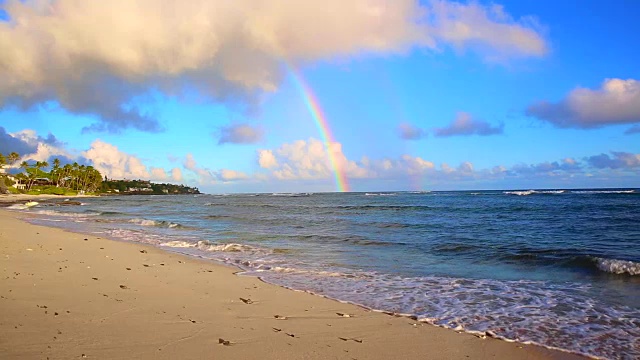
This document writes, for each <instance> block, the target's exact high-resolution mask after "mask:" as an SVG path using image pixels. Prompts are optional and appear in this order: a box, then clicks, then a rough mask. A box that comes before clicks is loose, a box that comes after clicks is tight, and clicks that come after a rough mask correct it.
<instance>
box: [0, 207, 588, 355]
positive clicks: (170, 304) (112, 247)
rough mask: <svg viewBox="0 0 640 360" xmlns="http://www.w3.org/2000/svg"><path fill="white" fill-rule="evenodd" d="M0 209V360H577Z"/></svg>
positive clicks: (556, 352)
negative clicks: (35, 222) (49, 225)
mask: <svg viewBox="0 0 640 360" xmlns="http://www.w3.org/2000/svg"><path fill="white" fill-rule="evenodd" d="M24 216H28V214H21V213H15V212H11V211H8V210H0V256H1V258H2V265H1V266H0V269H1V273H0V334H1V336H0V358H2V359H75V358H78V359H81V358H87V359H420V358H422V359H581V358H582V357H580V356H577V355H572V354H569V353H564V352H559V351H553V350H548V349H546V348H542V347H538V346H533V345H523V344H518V343H509V342H506V341H502V340H497V339H492V338H490V337H486V338H480V337H477V336H474V335H471V334H467V333H458V332H456V331H453V330H449V329H444V328H439V327H435V326H432V325H428V324H422V323H417V322H416V321H414V320H412V319H410V318H405V317H397V316H391V315H388V314H383V313H379V312H373V311H369V310H366V309H363V308H360V307H358V306H355V305H350V304H343V303H340V302H337V301H333V300H330V299H326V298H322V297H320V296H315V295H312V294H308V293H304V292H297V291H292V290H287V289H284V288H281V287H278V286H274V285H270V284H266V283H264V282H262V281H261V280H260V279H258V278H255V277H245V276H239V275H235V272H236V271H237V270H236V269H234V268H231V267H227V266H223V265H219V264H216V263H212V262H209V261H202V260H198V259H196V258H191V257H187V256H183V255H180V254H175V253H169V252H164V251H162V250H159V249H156V248H153V247H146V246H143V245H140V244H133V243H124V242H118V241H113V240H108V239H104V238H98V237H96V236H91V235H82V234H75V233H69V232H65V231H62V230H59V229H55V228H47V227H42V226H36V225H31V224H28V223H26V222H24V221H22V220H20V219H19V217H24Z"/></svg>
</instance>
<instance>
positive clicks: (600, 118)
mask: <svg viewBox="0 0 640 360" xmlns="http://www.w3.org/2000/svg"><path fill="white" fill-rule="evenodd" d="M526 114H527V115H529V116H534V117H536V118H538V119H540V120H543V121H548V122H550V123H552V124H553V125H555V126H557V127H561V128H582V129H588V128H597V127H602V126H606V125H614V124H631V123H637V122H640V81H638V80H634V79H627V80H623V79H606V80H605V81H604V82H603V83H602V86H601V87H600V88H599V89H595V90H592V89H587V88H581V87H578V88H575V89H573V90H572V91H571V92H570V93H569V94H568V95H567V96H566V97H565V98H564V99H562V100H560V101H559V102H557V103H551V102H548V101H541V102H538V103H535V104H532V105H530V106H529V107H528V108H527V110H526ZM633 129H634V128H632V129H630V130H627V131H631V132H634V130H633Z"/></svg>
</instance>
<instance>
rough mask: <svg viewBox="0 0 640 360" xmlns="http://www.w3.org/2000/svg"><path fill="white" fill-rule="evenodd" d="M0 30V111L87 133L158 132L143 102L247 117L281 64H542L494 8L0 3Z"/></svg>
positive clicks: (265, 2) (524, 22)
mask: <svg viewBox="0 0 640 360" xmlns="http://www.w3.org/2000/svg"><path fill="white" fill-rule="evenodd" d="M0 10H3V11H4V12H5V13H6V14H7V17H8V21H6V22H0V53H1V54H2V57H0V106H7V105H11V106H17V107H18V108H20V109H30V108H34V107H37V106H39V105H42V104H45V103H49V102H51V101H54V102H56V103H58V104H59V105H60V106H61V107H62V108H63V109H65V110H67V111H69V112H71V113H74V114H82V115H93V116H95V117H96V119H97V122H96V123H94V124H93V125H91V126H90V127H88V128H87V129H86V130H96V131H112V132H117V131H121V130H122V129H126V128H134V129H138V130H143V131H160V130H162V126H161V125H160V124H159V123H158V122H157V120H156V119H155V118H154V117H153V114H152V113H149V112H147V111H145V110H143V109H145V108H146V109H148V106H143V105H146V104H145V99H147V98H149V97H151V96H149V94H150V93H149V92H150V91H159V92H161V93H163V94H165V95H167V96H173V97H177V98H180V99H185V98H186V99H188V98H192V97H193V96H195V97H196V98H197V99H198V100H205V101H213V102H234V103H241V104H245V105H249V106H251V105H252V104H254V103H255V102H256V101H257V99H259V94H260V93H263V92H271V91H275V90H277V88H278V86H279V85H280V82H281V80H282V77H283V74H282V69H281V63H282V61H283V60H286V61H289V62H291V63H294V64H300V63H305V62H313V61H318V60H325V59H333V58H351V57H357V56H363V55H381V54H390V53H403V52H406V51H408V50H409V49H411V48H415V47H419V48H424V49H433V50H439V48H441V47H443V46H449V45H453V46H455V47H456V48H467V47H469V48H473V49H480V50H481V51H482V54H483V56H485V57H486V58H489V59H491V58H495V57H513V56H534V57H537V56H542V55H544V54H545V52H546V51H547V45H546V43H545V40H544V39H543V37H542V36H541V34H540V31H539V30H538V27H537V25H536V24H535V22H534V21H532V20H531V19H529V18H523V19H513V18H512V17H511V16H509V15H508V14H507V13H506V12H505V11H504V10H503V9H502V8H501V7H497V6H495V5H493V6H483V5H480V4H477V3H471V4H460V3H456V2H447V1H433V2H427V3H424V4H423V3H420V2H418V1H415V0H397V1H388V0H352V1H346V2H345V1H341V0H327V1H323V2H317V1H316V2H309V1H297V0H237V1H209V0H192V1H186V2H185V1H179V0H140V1H129V0H111V1H77V0H57V1H53V0H43V1H20V0H7V1H4V2H1V3H0Z"/></svg>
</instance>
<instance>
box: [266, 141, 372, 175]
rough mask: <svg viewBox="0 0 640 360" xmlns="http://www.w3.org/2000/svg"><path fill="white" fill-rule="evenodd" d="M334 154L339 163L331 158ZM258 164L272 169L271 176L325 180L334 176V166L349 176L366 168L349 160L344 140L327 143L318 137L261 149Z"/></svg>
mask: <svg viewBox="0 0 640 360" xmlns="http://www.w3.org/2000/svg"><path fill="white" fill-rule="evenodd" d="M330 154H331V158H332V159H333V162H335V164H334V163H332V161H331V160H330V158H329V156H330ZM258 164H259V165H260V167H262V168H265V169H270V171H271V175H272V176H273V177H275V178H277V179H280V180H290V179H307V180H309V179H325V178H328V177H331V176H332V175H333V173H334V170H333V169H334V166H337V167H339V168H340V169H342V171H344V172H346V174H347V175H348V176H356V177H359V174H360V173H361V170H362V169H361V167H359V166H358V165H357V164H356V163H355V162H353V161H348V160H347V158H346V157H345V156H344V154H343V153H342V145H341V144H340V143H331V144H329V145H328V146H325V144H323V143H322V142H321V141H320V140H318V139H314V138H310V139H309V140H307V141H305V140H297V141H294V142H292V143H285V144H282V145H281V146H280V147H279V148H278V149H275V150H259V151H258Z"/></svg>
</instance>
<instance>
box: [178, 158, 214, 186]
mask: <svg viewBox="0 0 640 360" xmlns="http://www.w3.org/2000/svg"><path fill="white" fill-rule="evenodd" d="M182 166H184V168H185V169H187V170H190V171H191V172H193V173H194V174H196V176H197V177H198V179H197V181H198V183H200V184H202V185H206V184H213V183H214V182H215V176H214V175H213V173H212V172H211V171H210V170H209V169H206V168H202V167H199V166H198V163H197V162H196V160H195V159H194V157H193V154H187V155H186V156H185V157H184V161H183V162H182Z"/></svg>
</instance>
